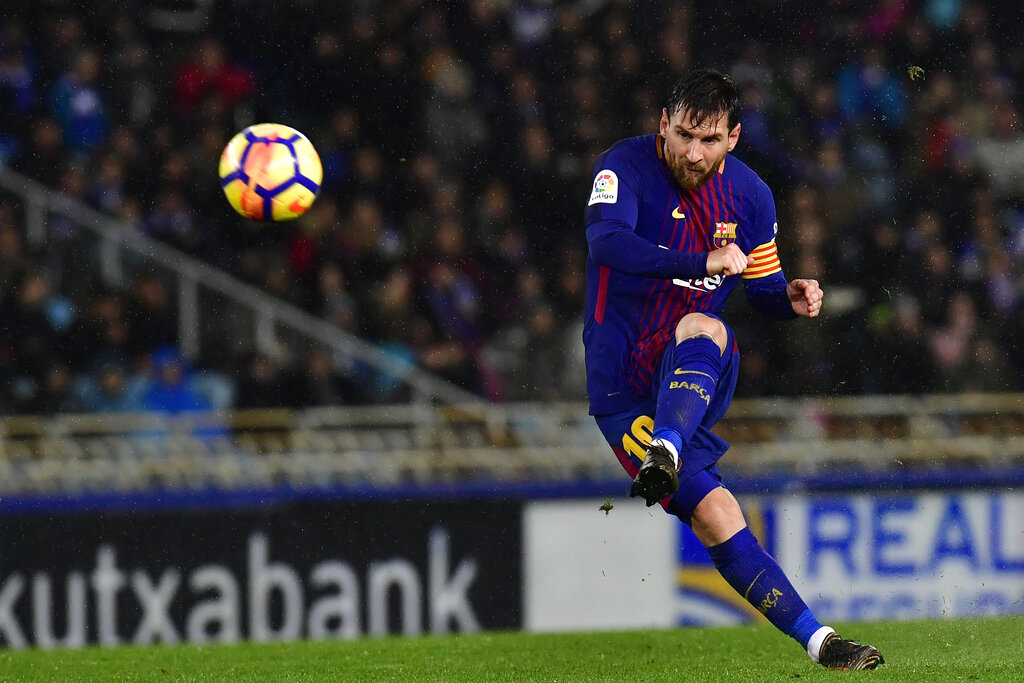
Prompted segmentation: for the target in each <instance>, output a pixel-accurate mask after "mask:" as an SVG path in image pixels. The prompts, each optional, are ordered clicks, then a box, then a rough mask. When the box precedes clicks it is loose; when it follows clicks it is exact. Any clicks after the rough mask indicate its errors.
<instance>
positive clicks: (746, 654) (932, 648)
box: [0, 617, 1024, 683]
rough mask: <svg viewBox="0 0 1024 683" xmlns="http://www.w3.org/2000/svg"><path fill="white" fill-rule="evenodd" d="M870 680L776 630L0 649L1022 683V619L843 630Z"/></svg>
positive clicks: (366, 675) (43, 655) (8, 674)
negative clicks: (824, 664)
mask: <svg viewBox="0 0 1024 683" xmlns="http://www.w3.org/2000/svg"><path fill="white" fill-rule="evenodd" d="M840 632H841V633H843V634H847V635H848V636H849V637H853V638H855V639H859V640H862V641H865V642H870V643H872V644H874V645H876V646H877V647H878V648H879V649H880V650H881V651H882V653H883V654H884V655H885V658H886V664H884V665H883V666H882V667H881V668H880V669H878V670H877V671H873V672H863V673H844V672H832V671H826V670H825V669H822V668H821V667H818V666H817V665H814V664H811V662H810V660H809V659H808V658H807V656H806V655H805V654H804V653H803V652H802V651H801V650H800V648H799V646H797V645H796V644H795V643H793V642H792V641H790V640H789V639H788V638H785V637H783V636H781V635H779V634H778V633H777V632H776V631H774V630H773V629H772V628H770V627H764V626H756V627H754V626H752V627H739V628H717V629H680V630H672V631H635V632H616V633H579V634H559V635H536V634H525V633H489V634H482V635H474V636H449V637H431V636H426V637H422V638H397V637H395V638H381V639H363V640H357V641H346V642H338V641H331V642H298V643H275V644H260V645H254V644H244V645H234V646H204V647H197V646H194V645H181V646H174V647H145V648H134V647H121V648H114V649H100V648H88V649H85V650H77V651H66V650H62V651H50V652H44V651H39V650H28V651H21V652H2V653H0V680H3V681H61V682H62V683H63V682H64V681H239V682H241V681H260V682H261V683H263V682H265V681H273V682H275V683H278V682H285V681H368V682H376V681H402V682H403V683H405V682H408V681H444V682H446V683H459V682H463V681H464V682H466V683H477V682H478V681H559V682H567V681H578V682H580V683H591V682H593V681H628V682H629V683H655V682H657V681H673V683H676V682H680V681H716V682H717V681H795V680H798V679H799V680H800V681H801V682H802V683H803V682H805V681H825V680H829V681H831V680H835V677H836V676H842V677H844V679H845V677H849V676H853V677H858V678H859V677H866V678H864V679H863V680H871V681H901V682H902V681H929V683H932V682H935V681H968V680H969V681H1024V617H1019V618H1017V617H1015V618H1001V619H975V620H956V621H916V622H901V623H885V624H857V625H849V626H844V627H843V628H842V629H841V630H840Z"/></svg>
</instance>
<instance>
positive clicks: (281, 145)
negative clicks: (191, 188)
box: [220, 123, 324, 222]
mask: <svg viewBox="0 0 1024 683" xmlns="http://www.w3.org/2000/svg"><path fill="white" fill-rule="evenodd" d="M323 177H324V170H323V165H322V164H321V163H320V156H319V155H318V154H317V153H316V149H315V148H314V147H313V143H311V142H310V141H309V139H308V138H307V137H306V136H305V135H303V134H302V133H300V132H299V131H297V130H295V129H294V128H290V127H288V126H285V125H282V124H280V123H257V124H256V125H253V126H249V127H248V128H246V129H245V130H243V131H241V132H240V133H238V134H237V135H235V137H233V138H231V141H230V142H228V144H227V146H226V147H225V148H224V152H223V153H222V154H221V156H220V185H221V187H222V188H223V189H224V194H225V196H227V198H228V202H229V203H230V204H231V206H232V207H233V208H234V209H235V211H237V212H238V213H240V214H242V215H243V216H245V217H246V218H249V219H251V220H254V221H267V222H277V221H290V220H292V219H295V218H298V217H299V216H301V215H302V214H304V213H305V212H306V211H307V210H309V207H310V206H312V205H313V201H314V200H315V199H316V196H317V193H319V192H320V183H321V182H323Z"/></svg>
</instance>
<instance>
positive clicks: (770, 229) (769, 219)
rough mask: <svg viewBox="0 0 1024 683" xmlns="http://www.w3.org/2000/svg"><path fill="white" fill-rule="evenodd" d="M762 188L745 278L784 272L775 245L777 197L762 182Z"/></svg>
mask: <svg viewBox="0 0 1024 683" xmlns="http://www.w3.org/2000/svg"><path fill="white" fill-rule="evenodd" d="M760 190H761V191H760V192H758V195H757V200H756V201H757V206H756V213H755V215H756V216H757V219H756V222H755V225H754V231H755V232H754V234H755V238H754V248H753V249H751V250H750V253H748V254H747V257H748V260H747V268H746V270H744V271H743V279H744V280H757V279H760V278H763V277H768V276H769V275H774V274H775V273H779V272H782V262H781V261H780V260H779V252H778V249H777V248H776V246H775V236H776V235H777V234H778V232H779V222H778V217H777V216H776V213H775V199H774V198H773V197H772V193H771V190H769V189H768V186H767V185H764V184H762V185H761V187H760Z"/></svg>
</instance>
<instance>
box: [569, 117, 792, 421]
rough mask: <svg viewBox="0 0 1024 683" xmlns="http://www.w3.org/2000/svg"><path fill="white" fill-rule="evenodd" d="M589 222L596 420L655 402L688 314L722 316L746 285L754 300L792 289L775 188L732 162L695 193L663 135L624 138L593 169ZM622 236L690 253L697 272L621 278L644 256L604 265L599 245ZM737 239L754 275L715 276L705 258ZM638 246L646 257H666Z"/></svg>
mask: <svg viewBox="0 0 1024 683" xmlns="http://www.w3.org/2000/svg"><path fill="white" fill-rule="evenodd" d="M585 215H586V225H587V240H588V243H590V245H591V254H590V256H589V258H588V260H587V301H586V312H585V325H584V332H583V341H584V345H585V347H586V365H587V392H588V394H589V398H590V412H591V414H594V415H606V414H611V413H615V412H619V411H621V410H626V409H628V408H629V407H631V406H632V405H633V404H635V403H636V402H637V401H639V400H641V399H643V398H645V397H648V396H650V395H651V377H652V376H653V374H654V371H655V368H656V366H657V362H658V359H659V358H660V356H661V352H662V350H664V348H665V346H666V344H668V343H670V342H672V340H673V339H674V331H675V326H676V324H677V323H678V322H679V319H680V318H682V316H683V315H685V314H687V313H691V312H705V313H714V314H718V313H720V312H721V311H722V309H723V308H724V307H725V303H726V300H727V299H728V297H729V295H730V294H731V293H732V291H733V289H734V288H735V287H736V285H737V284H738V283H739V281H740V280H743V282H744V285H745V289H746V290H747V293H748V296H750V295H752V294H754V293H755V292H766V291H773V292H778V290H780V289H781V290H784V289H785V288H786V278H785V276H784V275H783V273H782V266H781V264H780V262H779V257H778V253H777V252H776V248H775V236H776V233H777V231H778V224H777V223H776V215H775V202H774V199H773V197H772V194H771V190H770V189H769V188H768V186H767V185H766V184H765V183H764V181H762V180H761V179H760V178H759V177H758V175H757V174H756V173H754V171H752V170H751V169H750V168H749V167H748V166H747V165H746V164H744V163H743V162H741V161H740V160H739V159H737V158H735V157H734V156H732V155H726V158H725V160H724V161H723V163H722V166H721V167H720V168H719V169H718V171H717V172H716V173H714V174H713V175H712V177H711V178H710V179H709V180H708V181H707V182H705V183H703V184H702V185H701V186H700V187H698V188H697V189H695V190H689V191H688V190H684V189H682V188H681V187H680V186H679V185H678V184H677V183H676V181H675V179H674V177H673V175H672V171H671V169H670V168H669V167H668V166H667V165H666V163H665V161H664V155H663V145H662V137H661V136H660V135H645V136H640V137H635V138H628V139H626V140H622V141H620V142H618V143H616V144H615V145H614V146H612V147H611V148H610V149H608V150H607V151H606V152H604V153H603V154H601V155H600V156H599V157H598V158H597V160H596V161H595V162H594V185H593V188H592V192H591V195H590V200H589V202H588V204H587V208H586V214H585ZM622 230H629V231H631V232H632V233H634V234H635V235H636V236H637V237H640V238H642V239H643V240H645V241H646V242H648V243H650V244H651V245H655V246H656V247H657V248H660V249H666V250H675V251H679V252H688V253H692V254H694V256H695V259H694V260H693V263H695V264H696V265H695V266H693V267H692V268H690V272H673V273H672V274H671V275H670V276H668V277H652V276H650V275H646V276H645V275H635V274H629V273H628V272H623V270H627V271H629V270H633V269H630V268H625V265H624V264H626V263H628V262H629V259H630V258H631V256H635V257H636V258H640V255H639V253H637V254H631V253H615V254H613V255H608V256H606V257H605V258H604V259H603V260H604V262H603V263H598V262H596V261H595V259H594V255H593V253H594V244H595V241H596V240H599V238H601V237H603V236H606V235H608V234H609V233H613V232H616V231H622ZM733 242H735V243H736V244H737V245H738V246H739V248H740V249H741V250H742V251H743V252H744V253H745V254H747V255H748V257H750V260H749V262H748V265H747V269H746V270H745V271H744V272H743V273H742V274H741V275H733V276H729V277H725V276H722V275H715V276H708V275H707V271H706V270H705V259H706V257H704V258H702V257H701V254H706V253H707V252H710V251H713V250H715V249H719V248H721V247H724V246H726V245H727V244H730V243H733ZM636 246H637V247H643V249H642V251H644V252H646V254H645V257H646V258H649V257H650V254H651V253H655V254H657V253H660V252H652V251H651V250H650V248H649V247H647V245H642V244H638V245H636ZM635 250H636V249H635ZM636 251H640V250H636ZM612 256H613V257H614V258H612ZM666 256H669V255H668V254H666ZM679 256H680V258H682V255H679ZM616 265H618V266H620V268H622V269H619V268H616ZM751 302H752V303H754V298H753V297H752V298H751Z"/></svg>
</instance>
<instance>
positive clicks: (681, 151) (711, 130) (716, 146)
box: [661, 109, 740, 190]
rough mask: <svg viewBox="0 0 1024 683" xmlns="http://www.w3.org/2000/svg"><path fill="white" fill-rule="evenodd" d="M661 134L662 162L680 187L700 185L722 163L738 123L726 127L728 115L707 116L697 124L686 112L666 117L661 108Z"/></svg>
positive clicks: (735, 136)
mask: <svg viewBox="0 0 1024 683" xmlns="http://www.w3.org/2000/svg"><path fill="white" fill-rule="evenodd" d="M661 135H662V137H664V138H665V163H667V164H668V167H669V168H671V169H672V173H673V175H675V177H676V182H677V183H679V185H680V187H682V188H683V189H684V190H695V189H697V188H698V187H700V186H701V185H703V184H704V183H705V182H706V181H707V180H708V178H710V177H711V176H712V174H714V172H715V171H717V170H718V169H719V167H720V166H721V165H722V161H723V160H724V159H725V155H726V154H728V153H729V152H731V151H732V148H733V147H735V146H736V141H737V140H739V138H740V124H738V123H737V124H736V127H735V128H733V129H732V130H729V117H728V114H726V113H725V112H722V115H721V116H719V117H718V118H717V119H713V117H710V116H709V117H708V118H707V119H705V120H704V122H703V123H701V125H700V126H696V127H695V126H694V125H693V122H692V121H691V120H690V111H689V110H686V111H677V112H676V113H675V114H673V115H672V116H669V114H668V110H667V109H662V110H661Z"/></svg>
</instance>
